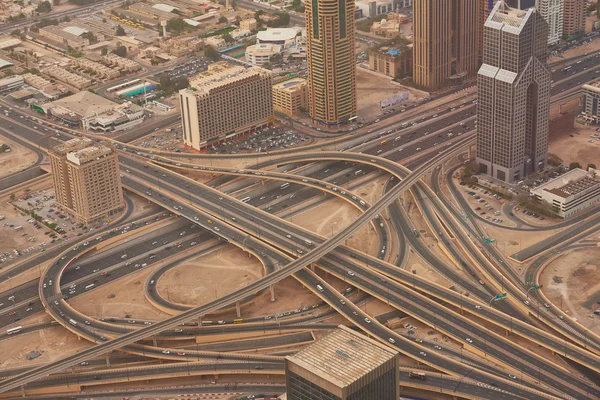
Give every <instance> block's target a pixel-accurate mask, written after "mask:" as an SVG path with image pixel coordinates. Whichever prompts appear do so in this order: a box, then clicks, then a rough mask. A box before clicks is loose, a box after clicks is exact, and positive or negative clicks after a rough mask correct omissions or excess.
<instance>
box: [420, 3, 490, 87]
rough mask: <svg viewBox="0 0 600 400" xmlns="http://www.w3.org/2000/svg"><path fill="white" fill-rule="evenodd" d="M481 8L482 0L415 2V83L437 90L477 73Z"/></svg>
mask: <svg viewBox="0 0 600 400" xmlns="http://www.w3.org/2000/svg"><path fill="white" fill-rule="evenodd" d="M480 7H481V0H414V2H413V16H414V19H413V37H414V42H413V44H414V47H413V49H414V50H413V51H414V56H413V81H414V82H415V83H416V84H418V85H420V86H422V87H423V88H425V89H426V90H429V91H436V90H440V89H442V88H444V87H447V86H450V85H453V84H455V83H461V82H463V81H464V80H465V79H468V78H470V77H473V76H475V75H476V74H477V69H478V68H479V57H478V56H479V29H480V27H479V25H480V23H481V13H480V11H479V10H480Z"/></svg>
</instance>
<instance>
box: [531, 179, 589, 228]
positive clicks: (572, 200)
mask: <svg viewBox="0 0 600 400" xmlns="http://www.w3.org/2000/svg"><path fill="white" fill-rule="evenodd" d="M530 194H531V196H535V198H537V199H538V200H541V201H544V202H546V203H548V204H550V205H551V206H552V208H553V210H554V212H556V214H558V215H560V216H561V217H563V218H565V217H570V216H571V215H574V214H576V213H578V212H579V211H582V210H583V209H585V208H587V207H589V206H591V205H592V204H595V203H598V202H599V201H600V170H597V169H593V168H590V169H589V170H588V171H587V172H586V171H584V170H582V169H579V168H576V169H573V170H571V171H569V172H567V173H566V174H564V175H561V176H559V177H558V178H555V179H552V180H551V181H549V182H547V183H545V184H543V185H541V186H538V187H536V188H534V189H531V190H530Z"/></svg>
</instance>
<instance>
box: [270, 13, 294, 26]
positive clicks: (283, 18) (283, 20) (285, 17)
mask: <svg viewBox="0 0 600 400" xmlns="http://www.w3.org/2000/svg"><path fill="white" fill-rule="evenodd" d="M273 15H275V16H276V17H277V19H276V20H274V21H269V22H267V26H268V27H270V28H278V27H280V26H286V25H289V23H290V14H288V13H285V12H276V13H274V14H273Z"/></svg>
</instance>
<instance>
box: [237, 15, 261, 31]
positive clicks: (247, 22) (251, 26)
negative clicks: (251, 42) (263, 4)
mask: <svg viewBox="0 0 600 400" xmlns="http://www.w3.org/2000/svg"><path fill="white" fill-rule="evenodd" d="M257 28H258V24H257V22H256V19H255V18H248V19H244V20H242V21H240V29H245V30H247V31H251V32H254V31H256V29H257Z"/></svg>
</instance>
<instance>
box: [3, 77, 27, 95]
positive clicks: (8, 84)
mask: <svg viewBox="0 0 600 400" xmlns="http://www.w3.org/2000/svg"><path fill="white" fill-rule="evenodd" d="M23 82H24V81H23V77H22V76H20V75H15V76H11V77H8V78H4V79H0V93H3V92H8V91H10V90H13V89H16V88H18V87H20V86H22V85H23Z"/></svg>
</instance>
